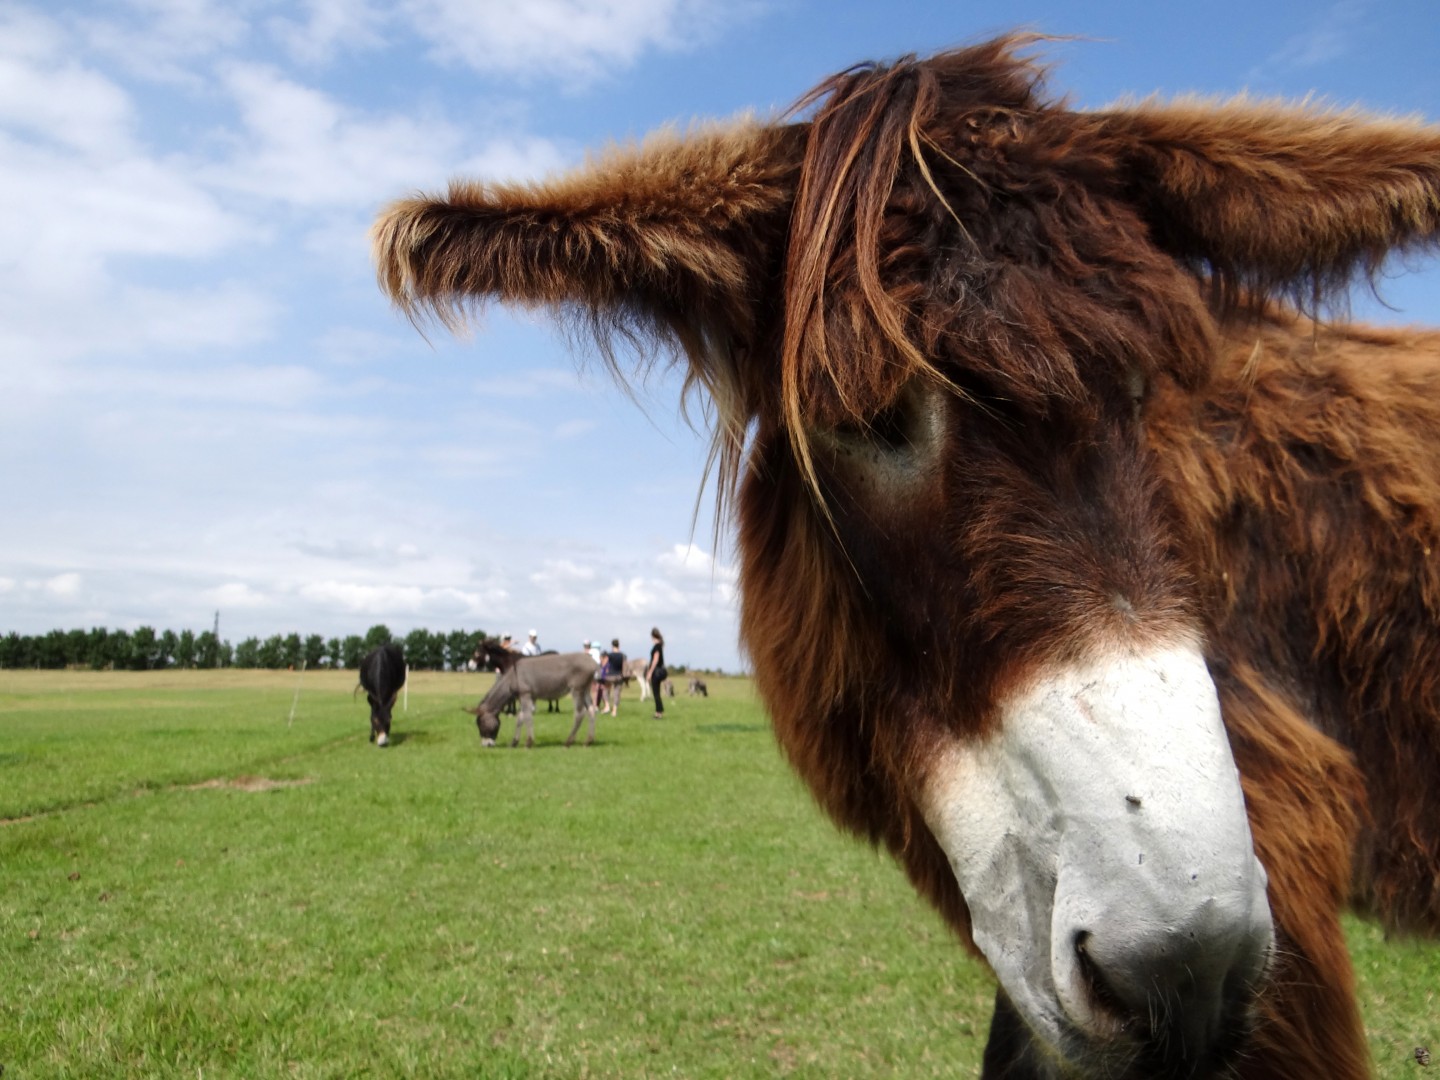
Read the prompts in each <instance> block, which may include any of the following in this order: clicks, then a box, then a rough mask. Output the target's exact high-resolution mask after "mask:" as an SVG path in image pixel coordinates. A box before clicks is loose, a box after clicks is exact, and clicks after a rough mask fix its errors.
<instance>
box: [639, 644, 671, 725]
mask: <svg viewBox="0 0 1440 1080" xmlns="http://www.w3.org/2000/svg"><path fill="white" fill-rule="evenodd" d="M650 641H651V642H652V644H651V646H650V663H649V664H648V665H647V666H646V668H645V678H646V679H648V680H649V681H650V693H652V694H654V695H655V719H656V720H661V719H663V718H664V716H665V703H664V702H663V701H662V700H660V684H661V683H663V682H664V681H665V680H666V679H668V678H669V677H670V673H669V672H668V671H666V670H665V639H664V638H663V637H661V636H660V630H659V628H658V627H651V629H650Z"/></svg>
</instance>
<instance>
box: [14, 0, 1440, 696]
mask: <svg viewBox="0 0 1440 1080" xmlns="http://www.w3.org/2000/svg"><path fill="white" fill-rule="evenodd" d="M1015 26H1027V27H1031V28H1034V29H1037V30H1042V31H1045V32H1048V33H1055V34H1062V35H1073V36H1074V37H1075V38H1077V39H1078V40H1072V41H1066V42H1063V43H1057V44H1055V45H1054V46H1053V47H1052V48H1050V49H1049V50H1048V51H1049V53H1050V55H1052V56H1053V57H1054V59H1055V60H1056V62H1057V67H1056V70H1055V72H1054V75H1053V77H1052V88H1053V89H1054V90H1055V91H1056V92H1057V93H1060V94H1065V95H1068V97H1069V98H1070V100H1071V101H1072V102H1073V104H1074V105H1076V106H1077V107H1098V106H1101V105H1105V104H1108V103H1110V102H1113V101H1115V100H1116V99H1118V98H1121V97H1124V96H1143V95H1147V94H1151V93H1161V94H1166V95H1169V94H1175V93H1184V92H1198V93H1202V94H1220V95H1228V94H1233V93H1236V92H1239V91H1242V90H1246V91H1249V92H1251V93H1254V94H1259V95H1264V96H1276V95H1279V96H1286V97H1299V96H1303V95H1306V94H1314V95H1316V96H1319V97H1321V98H1324V99H1327V100H1330V101H1333V102H1336V103H1339V104H1352V103H1358V104H1362V105H1364V106H1366V107H1368V108H1370V109H1373V110H1377V111H1383V112H1390V113H1396V112H1399V113H1420V114H1423V115H1426V116H1428V117H1430V118H1431V119H1434V120H1440V63H1437V60H1440V12H1437V10H1436V8H1435V6H1434V3H1433V0H1390V2H1381V0H1373V2H1367V0H1340V2H1334V3H1326V2H1324V0H1321V2H1319V3H1316V2H1314V0H1305V2H1287V0H1266V2H1264V3H1257V2H1255V0H1246V2H1243V3H1242V2H1234V0H1207V2H1205V3H1189V4H1183V5H1182V4H1171V3H1166V2H1163V0H1137V2H1117V3H1108V4H1107V3H1099V2H1086V3H1081V2H1079V0H1034V2H1029V3H1024V2H1014V3H1006V2H1003V0H1002V2H993V0H992V2H989V3H985V4H961V3H945V4H941V3H918V2H904V0H898V2H897V0H888V2H884V3H873V4H870V3H854V2H836V0H403V2H398V3H380V2H377V0H312V2H309V3H279V2H264V0H136V2H123V0H114V2H109V3H94V4H90V3H73V2H66V0H59V2H58V3H57V2H56V0H44V2H38V3H28V2H22V3H13V2H12V3H6V2H3V0H0V506H4V507H5V508H6V512H5V515H4V524H3V525H0V632H4V631H8V630H19V631H21V632H25V633H35V632H42V631H45V630H48V629H52V628H55V627H61V628H72V627H88V626H92V625H103V626H110V627H120V626H123V627H126V628H134V627H135V626H138V625H141V624H149V625H152V626H155V627H156V628H159V629H163V628H167V627H168V628H170V629H174V630H177V631H178V630H181V629H184V628H187V627H188V628H191V629H194V630H197V631H198V630H201V629H205V628H207V627H209V625H210V623H211V620H212V618H213V616H214V613H215V611H216V610H218V611H219V612H220V622H221V634H222V636H224V637H227V638H229V639H230V640H231V641H238V640H240V639H241V638H242V637H246V636H249V635H252V634H253V635H260V636H265V635H268V634H271V633H288V632H290V631H292V630H294V631H298V632H300V633H302V634H308V633H321V634H324V635H326V636H327V637H328V636H331V635H344V634H348V633H360V632H363V631H364V630H365V629H366V628H367V627H369V626H370V625H372V624H374V623H376V622H384V623H386V624H387V625H388V626H390V628H391V629H392V630H394V631H397V632H404V631H406V630H409V629H410V628H412V627H415V626H424V627H427V628H430V629H434V630H449V629H455V628H460V627H465V628H476V627H484V628H486V629H489V630H494V631H509V632H515V633H521V634H523V633H524V632H525V631H526V630H527V629H529V628H530V627H532V626H533V627H535V628H537V629H539V630H540V632H541V640H542V643H543V644H545V645H547V646H550V647H558V648H562V649H564V648H572V647H578V645H579V642H580V639H581V638H582V637H587V636H602V637H604V638H607V639H608V638H610V637H612V636H618V637H620V638H621V640H622V643H623V644H624V645H625V646H627V647H628V649H629V651H632V652H639V651H641V650H642V648H643V646H644V644H645V639H646V634H647V632H648V629H649V627H650V626H651V625H652V624H658V625H660V626H661V627H662V628H663V629H664V630H665V632H666V637H667V642H668V650H667V651H668V654H669V658H670V659H671V660H672V661H678V662H682V663H691V664H700V665H708V666H717V665H718V666H723V667H725V668H727V669H734V668H736V667H738V666H739V665H740V663H741V661H740V657H739V653H738V649H737V645H736V641H735V637H736V633H735V605H734V601H735V576H734V572H733V569H732V562H733V557H732V553H731V552H730V551H729V550H728V549H727V547H726V545H725V542H724V541H723V539H722V541H721V543H720V544H719V550H718V551H716V550H715V548H716V545H715V544H714V543H713V542H712V536H711V531H710V525H709V522H710V514H709V498H710V495H709V494H708V493H706V494H705V495H704V496H702V500H703V501H702V509H701V512H700V515H699V519H698V525H697V526H696V527H695V528H694V529H693V530H692V520H694V517H693V515H694V510H695V506H696V499H697V493H698V488H699V483H700V478H701V474H702V471H703V462H704V455H705V451H704V446H705V440H704V439H703V437H701V436H700V435H697V434H695V433H693V432H692V431H691V430H689V429H688V428H687V427H686V426H685V424H684V423H683V421H681V419H680V418H679V415H678V413H677V401H678V397H677V392H678V380H677V379H676V378H675V377H674V376H673V375H667V374H664V373H661V374H657V375H654V376H652V377H651V378H650V379H649V380H648V381H647V382H645V383H644V384H641V385H637V386H636V387H635V388H634V390H635V396H636V397H637V398H638V401H639V404H640V406H641V408H637V407H636V404H635V403H633V402H632V401H631V400H629V399H628V398H627V397H626V395H625V394H623V393H621V392H620V391H619V390H618V389H616V388H615V387H614V386H613V384H612V383H611V382H610V380H609V379H608V377H607V376H605V375H603V373H601V372H599V371H598V370H595V369H594V368H591V367H587V366H586V365H585V363H584V357H583V355H581V356H579V357H577V356H576V354H575V353H573V352H572V351H571V349H570V348H569V347H568V346H567V344H566V342H565V341H564V340H562V338H561V337H560V336H559V335H557V334H556V333H555V332H554V331H553V330H551V329H550V328H549V327H548V325H547V324H546V323H545V322H544V321H543V319H540V318H538V317H536V316H533V315H525V314H512V313H506V312H503V311H496V312H493V313H491V314H490V315H489V317H488V318H487V319H486V321H485V323H484V325H483V326H482V327H480V328H479V329H478V330H477V332H476V333H475V334H474V336H473V337H472V338H471V339H470V340H469V341H464V342H453V341H450V340H447V339H444V338H441V337H438V336H435V337H434V338H433V340H432V341H430V342H426V341H425V340H423V339H422V338H421V337H420V336H419V335H418V334H416V333H415V332H414V330H413V329H412V328H411V327H410V326H409V325H408V324H407V323H405V322H404V321H403V320H401V319H400V318H398V317H397V316H396V315H395V314H394V313H393V312H392V311H391V310H390V309H389V307H388V306H387V303H386V302H385V300H384V299H383V298H382V297H381V295H380V293H379V292H378V290H377V289H376V287H375V284H374V278H373V272H372V268H371V266H370V263H369V257H368V250H367V246H366V235H365V234H366V229H367V228H368V225H369V222H370V220H371V218H372V217H373V215H374V213H375V210H376V209H377V208H378V207H379V206H380V205H382V204H383V203H384V202H386V201H388V200H389V199H392V198H395V197H397V196H401V195H404V194H408V193H409V192H411V191H413V190H416V189H426V190H435V189H438V188H441V187H443V185H444V184H445V182H446V181H447V180H448V179H449V178H451V177H452V176H456V175H487V176H492V177H512V178H513V177H523V176H537V175H541V174H543V173H545V172H547V171H549V170H553V169H556V168H562V167H564V166H566V165H568V164H573V163H576V162H578V161H579V160H580V159H581V158H582V156H583V154H584V152H585V149H586V148H587V147H594V146H598V145H602V144H604V143H606V142H609V141H617V140H618V141H624V140H627V139H630V138H633V137H637V136H639V135H642V134H644V133H645V132H646V131H647V130H650V129H651V128H654V127H656V126H659V125H662V124H665V123H671V122H680V123H682V124H683V123H685V122H687V121H688V120H690V119H691V118H694V117H705V116H728V115H731V114H734V113H737V112H740V111H742V110H747V109H748V110H753V111H755V112H758V113H760V114H762V115H765V114H769V113H772V112H776V111H778V110H781V109H783V108H784V107H785V106H787V105H788V104H789V103H790V102H791V101H793V100H794V99H795V98H796V97H798V96H799V95H800V94H801V93H803V92H804V91H805V90H806V89H808V88H809V87H810V86H811V85H813V84H814V83H815V82H817V81H818V80H820V79H821V78H823V77H824V76H825V75H827V74H829V73H830V72H832V71H835V70H837V69H840V68H843V67H847V66H849V65H850V64H852V63H854V62H856V61H859V60H863V59H871V58H885V57H890V56H895V55H898V54H900V53H905V52H919V53H925V52H929V51H933V50H936V49H939V48H943V47H945V46H948V45H952V44H957V43H962V42H965V41H970V40H975V39H978V38H981V37H984V36H987V35H989V34H991V33H993V32H996V31H1001V30H1004V29H1007V28H1010V27H1015ZM1419 271H1420V272H1418V273H1414V274H1411V275H1409V276H1406V277H1401V278H1397V279H1396V280H1395V281H1393V282H1391V283H1389V284H1388V285H1387V286H1386V289H1385V294H1384V295H1385V298H1386V300H1387V301H1388V303H1389V304H1390V305H1391V307H1390V308H1386V307H1383V306H1381V305H1378V304H1375V303H1373V302H1371V301H1369V300H1367V299H1364V298H1362V299H1361V300H1359V301H1358V302H1357V304H1356V310H1357V312H1359V313H1361V314H1364V315H1365V316H1366V317H1371V318H1378V319H1382V320H1384V321H1389V322H1417V321H1419V322H1440V288H1437V286H1440V271H1437V270H1436V268H1435V266H1434V265H1433V263H1431V264H1427V265H1424V266H1421V267H1419ZM1392 309H1393V310H1392Z"/></svg>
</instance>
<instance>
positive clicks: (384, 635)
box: [365, 623, 393, 652]
mask: <svg viewBox="0 0 1440 1080" xmlns="http://www.w3.org/2000/svg"><path fill="white" fill-rule="evenodd" d="M391 640H393V639H392V638H391V637H390V628H389V627H388V626H386V625H385V624H384V623H376V624H375V625H374V626H372V627H370V629H369V630H367V631H365V651H366V652H369V651H370V650H371V649H376V648H379V647H380V646H381V645H389V644H390V642H391Z"/></svg>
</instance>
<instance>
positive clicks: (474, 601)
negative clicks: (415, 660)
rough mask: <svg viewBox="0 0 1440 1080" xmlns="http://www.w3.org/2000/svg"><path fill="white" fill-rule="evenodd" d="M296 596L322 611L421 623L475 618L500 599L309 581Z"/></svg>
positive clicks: (449, 590)
mask: <svg viewBox="0 0 1440 1080" xmlns="http://www.w3.org/2000/svg"><path fill="white" fill-rule="evenodd" d="M299 595H300V596H301V597H302V598H303V599H305V600H307V601H309V602H311V603H313V604H316V605H318V606H320V607H322V608H331V609H336V610H339V611H344V612H350V613H353V614H358V615H365V616H367V617H370V618H395V617H396V616H401V615H403V616H409V617H411V618H413V619H416V620H417V621H418V622H419V623H421V624H423V623H424V621H425V619H426V618H436V617H450V618H466V617H470V618H475V617H478V616H479V615H480V614H481V613H482V612H484V611H486V610H487V609H489V610H493V608H494V605H495V603H496V601H497V600H498V599H499V597H498V596H496V595H495V594H489V595H487V594H486V593H484V592H477V591H468V590H465V589H456V588H450V587H439V588H427V587H422V586H418V585H370V584H360V583H356V582H350V581H317V582H311V583H309V584H306V585H302V586H301V587H300V589H299ZM501 595H503V593H502V594H501Z"/></svg>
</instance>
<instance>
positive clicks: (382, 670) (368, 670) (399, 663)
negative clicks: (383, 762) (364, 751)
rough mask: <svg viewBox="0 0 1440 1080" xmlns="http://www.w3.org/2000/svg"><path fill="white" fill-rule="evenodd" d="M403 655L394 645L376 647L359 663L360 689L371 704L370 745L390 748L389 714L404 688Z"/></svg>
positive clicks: (397, 646) (404, 670)
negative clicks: (361, 688) (362, 689)
mask: <svg viewBox="0 0 1440 1080" xmlns="http://www.w3.org/2000/svg"><path fill="white" fill-rule="evenodd" d="M406 674H407V672H406V668H405V653H404V651H403V650H402V649H401V648H400V646H399V645H396V644H394V643H391V644H388V645H379V646H377V647H376V648H373V649H371V650H370V651H369V652H368V653H366V654H365V657H364V659H362V660H361V661H360V686H361V687H363V688H364V690H365V697H366V699H367V700H368V701H369V702H370V741H371V742H373V743H374V744H375V745H376V746H389V745H390V713H391V710H392V709H394V708H395V697H396V695H397V694H399V693H400V688H401V687H403V686H404V685H405V678H406Z"/></svg>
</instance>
